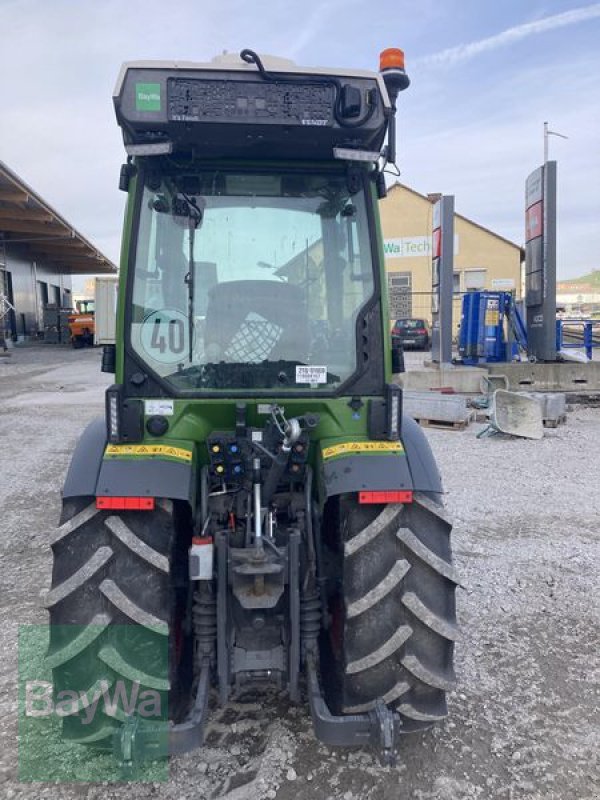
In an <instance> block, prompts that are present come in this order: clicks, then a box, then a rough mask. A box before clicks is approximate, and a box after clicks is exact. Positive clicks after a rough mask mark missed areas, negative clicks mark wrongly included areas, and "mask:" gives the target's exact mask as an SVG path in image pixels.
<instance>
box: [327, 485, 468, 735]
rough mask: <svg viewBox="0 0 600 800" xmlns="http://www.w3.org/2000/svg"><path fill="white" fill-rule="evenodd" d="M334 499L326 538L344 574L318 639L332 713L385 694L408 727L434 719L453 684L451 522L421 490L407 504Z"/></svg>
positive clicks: (362, 707) (365, 706)
mask: <svg viewBox="0 0 600 800" xmlns="http://www.w3.org/2000/svg"><path fill="white" fill-rule="evenodd" d="M336 502H337V509H336V512H335V514H334V515H333V517H336V518H337V519H336V520H335V521H334V520H333V519H332V518H331V517H330V520H329V522H330V525H329V526H328V527H329V531H330V533H329V534H328V535H327V534H326V537H327V538H326V542H327V545H328V549H329V552H330V554H331V557H332V560H333V564H334V566H333V569H334V571H335V573H336V574H338V575H341V576H342V577H341V581H339V583H338V586H337V590H336V591H334V592H333V593H332V594H331V595H330V597H329V613H330V615H331V620H332V624H331V627H330V630H329V631H328V632H327V634H324V635H323V637H322V641H321V663H322V675H323V679H324V689H325V694H326V699H327V701H328V703H329V705H330V707H331V708H332V710H333V711H335V713H360V712H364V711H368V710H370V709H373V708H374V707H375V705H376V702H377V701H378V700H380V699H382V700H383V701H384V702H385V703H386V705H388V706H390V707H392V708H395V709H396V710H397V711H398V712H399V713H400V715H401V717H402V722H403V729H404V730H405V731H406V732H410V731H415V730H420V729H423V728H426V727H429V726H430V725H431V724H432V723H434V722H435V721H437V720H440V719H442V718H443V717H444V716H445V715H446V713H447V706H446V692H447V691H448V690H449V689H451V688H452V686H453V684H454V669H453V653H454V641H455V639H456V635H457V627H456V608H455V589H456V585H457V578H456V575H455V573H454V570H453V567H452V556H451V550H450V530H451V525H450V523H449V522H448V520H447V518H446V517H445V515H444V512H443V508H442V506H441V505H440V504H439V503H438V502H437V501H436V500H433V499H431V497H430V496H426V495H423V494H419V493H415V495H414V502H412V503H409V504H406V505H399V504H393V505H386V506H381V505H359V504H358V502H357V498H356V495H344V496H342V497H340V498H339V499H337V500H336ZM332 522H333V525H331V523H332Z"/></svg>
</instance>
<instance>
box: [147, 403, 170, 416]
mask: <svg viewBox="0 0 600 800" xmlns="http://www.w3.org/2000/svg"><path fill="white" fill-rule="evenodd" d="M144 411H145V413H146V416H147V417H149V416H151V415H153V414H160V415H161V416H163V417H172V416H173V401H172V400H144Z"/></svg>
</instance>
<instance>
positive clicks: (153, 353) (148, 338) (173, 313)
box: [140, 308, 194, 364]
mask: <svg viewBox="0 0 600 800" xmlns="http://www.w3.org/2000/svg"><path fill="white" fill-rule="evenodd" d="M140 341H141V345H142V348H143V349H144V351H145V352H146V354H147V355H148V356H149V357H150V358H151V359H153V360H154V361H156V362H158V363H159V364H178V363H179V362H181V361H183V360H184V359H185V357H186V355H187V354H188V353H189V349H190V344H189V342H190V332H189V325H188V320H187V317H186V316H185V314H184V313H183V312H182V311H179V310H178V309H176V308H165V309H163V310H162V311H153V312H152V313H151V314H148V316H147V317H146V318H145V319H144V321H143V322H142V325H141V331H140ZM193 344H194V342H193V341H192V345H193Z"/></svg>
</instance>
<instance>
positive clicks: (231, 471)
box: [47, 50, 457, 764]
mask: <svg viewBox="0 0 600 800" xmlns="http://www.w3.org/2000/svg"><path fill="white" fill-rule="evenodd" d="M408 83H409V80H408V77H407V75H406V73H405V71H404V61H403V54H402V52H401V51H399V50H387V51H384V53H383V54H382V68H381V70H380V72H364V71H354V70H331V69H306V68H299V67H297V66H296V65H295V64H294V63H293V62H290V61H287V60H283V59H274V58H267V57H264V59H263V58H261V57H260V56H258V55H257V54H256V53H255V52H253V51H251V50H243V51H242V52H241V53H240V56H239V57H237V56H236V57H233V56H231V55H228V56H221V57H218V58H216V59H214V60H213V61H212V62H210V63H207V64H196V63H185V62H177V63H166V62H140V63H128V64H126V65H124V67H123V69H122V71H121V73H120V76H119V80H118V83H117V87H116V91H115V97H114V101H115V107H116V114H117V120H118V123H119V125H120V126H121V128H122V131H123V137H124V142H125V149H126V151H127V153H128V159H127V163H126V164H124V165H123V168H122V170H121V177H120V188H121V189H123V190H125V191H127V192H128V204H127V211H126V218H125V228H124V234H123V244H122V258H121V272H120V286H119V299H118V308H117V330H116V344H115V345H113V346H108V347H107V348H105V353H104V360H103V369H105V371H110V372H115V383H114V385H112V386H111V387H109V389H108V390H107V392H106V417H105V418H102V419H100V420H97V421H95V422H93V423H92V424H91V425H90V426H89V427H88V428H87V429H86V431H85V432H84V434H83V436H82V437H81V439H80V441H79V443H78V445H77V448H76V450H75V453H74V455H73V459H72V463H71V467H70V469H69V472H68V475H67V479H66V483H65V487H64V492H63V513H62V518H61V521H60V527H59V529H58V531H57V533H56V534H55V536H54V540H53V543H52V547H53V552H54V569H53V579H52V588H51V590H50V592H49V595H48V598H47V606H48V607H49V610H50V617H51V639H50V648H49V655H48V660H49V662H50V664H51V666H52V667H53V676H54V684H55V689H56V688H58V689H60V688H61V687H62V688H65V687H68V688H69V689H71V690H73V689H74V690H77V692H78V694H79V695H81V697H82V698H83V699H82V701H81V703H80V704H79V706H78V707H77V708H75V709H74V710H73V712H72V713H70V714H68V715H65V717H64V719H63V723H62V724H63V735H64V737H66V738H67V739H69V740H71V741H75V742H80V743H83V744H89V745H91V746H94V747H98V748H104V749H110V750H112V751H113V752H114V753H115V754H116V756H117V757H118V758H119V759H120V761H121V762H122V763H126V764H131V763H133V762H136V761H138V760H142V759H144V758H155V757H157V756H163V755H168V754H173V753H180V752H184V751H186V750H189V749H191V748H193V747H197V746H200V745H201V744H202V742H203V737H204V728H205V723H206V719H207V715H208V713H209V703H208V700H209V694H210V693H211V690H212V689H215V690H216V695H217V697H218V702H219V703H220V704H222V705H225V704H226V703H227V702H228V698H229V697H230V696H231V694H232V692H233V691H234V690H236V689H237V688H238V687H240V686H251V687H260V686H263V685H265V686H266V685H275V686H279V687H284V688H286V689H287V691H288V693H289V697H290V698H291V700H293V701H297V700H299V699H300V697H301V696H306V697H307V698H308V704H309V706H310V711H311V715H312V720H313V723H314V730H315V734H316V736H317V737H318V738H319V739H321V740H322V741H323V742H326V743H328V744H330V745H353V746H357V745H359V746H373V747H374V748H376V749H377V750H378V751H379V753H380V754H381V757H382V760H383V761H384V762H387V763H389V762H391V761H392V760H393V758H394V753H395V751H396V748H397V742H398V737H399V735H400V734H404V733H410V732H413V731H419V730H422V729H424V728H426V727H428V726H430V725H431V724H432V723H434V722H435V721H436V720H440V719H442V718H443V717H444V715H445V714H446V711H447V707H446V692H447V691H448V690H449V689H450V688H451V687H452V685H453V681H454V672H453V645H454V640H455V638H456V621H455V617H456V615H455V588H456V585H457V579H456V577H455V572H454V569H453V566H452V558H451V550H450V529H451V525H450V523H449V521H448V519H447V517H446V515H445V514H444V511H443V508H442V499H441V498H442V486H441V482H440V476H439V473H438V470H437V467H436V464H435V461H434V459H433V456H432V454H431V451H430V448H429V446H428V443H427V441H426V439H425V437H424V435H423V433H422V431H421V429H420V428H419V427H418V426H417V425H416V423H414V422H413V421H412V420H411V419H408V418H406V417H403V416H402V392H401V390H400V388H399V386H397V385H396V384H394V383H393V382H392V380H391V375H392V352H391V342H390V336H389V312H388V305H387V296H386V278H385V269H384V258H383V248H382V236H381V230H380V224H379V216H378V198H380V197H382V196H384V195H385V182H384V175H383V171H384V168H385V166H386V164H388V163H392V164H393V163H394V158H395V155H394V140H395V128H394V119H395V112H396V98H397V95H398V92H399V91H401V90H402V89H404V88H406V87H407V86H408ZM386 136H387V144H386ZM119 683H120V684H124V685H125V686H126V688H127V687H129V688H130V689H131V688H132V687H135V689H136V691H138V692H139V693H140V694H139V696H140V697H142V695H143V694H144V693H145V697H146V699H147V698H148V697H149V696H150V693H152V692H153V693H155V694H157V695H158V699H163V700H164V703H166V708H167V709H168V711H167V712H165V711H164V708H165V706H164V704H163V710H162V716H161V717H160V719H148V717H149V716H151V715H148V714H146V715H144V714H143V713H138V712H137V711H136V708H137V707H136V708H134V709H132V705H131V703H130V704H129V705H127V703H112V705H111V706H110V708H107V707H106V705H105V706H103V707H102V706H101V707H100V710H99V711H98V713H96V714H95V715H94V716H93V719H91V720H90V715H89V714H87V715H86V712H88V711H89V707H90V705H93V704H94V702H95V701H96V700H97V699H98V697H99V694H98V693H99V692H100V691H103V692H104V691H105V690H106V688H107V687H116V686H117V684H119ZM125 694H126V693H125ZM125 694H124V695H123V697H125ZM113 699H114V698H113ZM146 705H147V704H146ZM157 705H158V703H157ZM86 706H87V708H86ZM94 707H95V706H94Z"/></svg>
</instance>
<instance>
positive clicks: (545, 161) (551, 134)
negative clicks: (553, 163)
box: [544, 122, 569, 164]
mask: <svg viewBox="0 0 600 800" xmlns="http://www.w3.org/2000/svg"><path fill="white" fill-rule="evenodd" d="M549 136H559V137H560V138H561V139H568V138H569V137H568V136H565V135H564V133H558V131H551V130H548V123H547V122H544V164H546V163H547V162H548V137H549Z"/></svg>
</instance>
